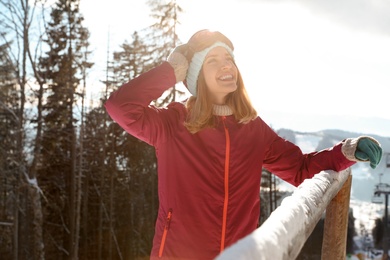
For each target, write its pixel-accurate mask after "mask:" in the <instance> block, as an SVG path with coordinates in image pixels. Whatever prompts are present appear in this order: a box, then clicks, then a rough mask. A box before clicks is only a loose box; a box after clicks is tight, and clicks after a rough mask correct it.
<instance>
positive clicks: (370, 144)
mask: <svg viewBox="0 0 390 260" xmlns="http://www.w3.org/2000/svg"><path fill="white" fill-rule="evenodd" d="M355 157H356V159H358V160H360V161H369V162H370V166H371V168H373V169H375V168H376V166H377V165H378V164H379V162H380V161H381V158H382V148H381V146H380V144H379V143H378V142H377V141H376V140H375V141H374V140H372V139H371V138H367V137H363V138H361V139H360V140H359V141H358V143H357V147H356V151H355Z"/></svg>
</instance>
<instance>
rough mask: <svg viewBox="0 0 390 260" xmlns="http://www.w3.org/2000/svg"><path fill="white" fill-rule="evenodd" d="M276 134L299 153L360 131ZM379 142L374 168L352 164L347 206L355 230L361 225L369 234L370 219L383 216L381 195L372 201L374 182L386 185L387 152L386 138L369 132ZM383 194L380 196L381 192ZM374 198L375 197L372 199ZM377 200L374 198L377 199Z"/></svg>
mask: <svg viewBox="0 0 390 260" xmlns="http://www.w3.org/2000/svg"><path fill="white" fill-rule="evenodd" d="M277 132H278V134H279V135H280V136H282V137H284V138H286V139H287V140H289V141H291V142H293V143H295V144H296V145H298V146H299V147H300V148H301V149H302V151H303V152H312V151H318V150H321V149H325V148H328V147H331V146H333V145H335V144H336V143H338V142H340V141H341V140H343V139H345V138H351V137H358V136H360V135H362V134H359V133H353V132H346V131H341V130H324V131H320V132H312V133H301V132H295V131H292V130H289V129H280V130H278V131H277ZM371 136H372V137H374V138H376V139H377V140H378V141H379V142H380V143H381V145H382V149H383V157H382V161H381V162H380V164H379V165H378V167H377V168H376V169H371V168H370V166H369V164H368V163H356V164H355V165H353V166H352V168H351V169H352V175H353V178H352V191H351V203H350V205H351V208H352V209H353V214H354V217H355V218H356V221H355V227H356V230H357V231H358V232H359V230H361V229H362V227H363V228H365V229H366V231H368V232H369V233H371V230H372V228H373V226H374V220H375V219H376V218H378V217H381V216H382V215H383V209H384V203H383V201H384V198H379V199H382V200H381V201H379V202H380V203H379V204H378V203H373V199H374V190H375V185H377V184H378V183H379V182H380V181H381V182H383V183H388V184H390V168H388V167H387V165H386V161H387V156H388V155H389V154H390V138H389V137H383V136H377V135H371ZM280 185H281V188H282V189H294V187H293V186H291V185H289V184H287V183H285V182H281V184H280ZM382 196H384V195H382ZM375 200H377V198H375ZM377 202H378V201H377Z"/></svg>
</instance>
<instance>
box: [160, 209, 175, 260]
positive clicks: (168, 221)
mask: <svg viewBox="0 0 390 260" xmlns="http://www.w3.org/2000/svg"><path fill="white" fill-rule="evenodd" d="M171 219H172V209H169V211H168V215H167V220H166V222H165V227H164V232H163V235H162V239H161V244H160V250H159V251H158V257H162V254H163V252H164V247H165V240H166V239H167V234H168V230H169V226H170V224H171Z"/></svg>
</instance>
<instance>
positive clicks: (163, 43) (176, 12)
mask: <svg viewBox="0 0 390 260" xmlns="http://www.w3.org/2000/svg"><path fill="white" fill-rule="evenodd" d="M148 4H149V6H150V8H151V11H152V13H151V16H152V17H153V18H154V19H155V20H156V22H155V23H154V24H153V25H151V26H150V27H149V28H148V31H149V34H148V37H149V38H150V42H152V43H153V45H151V46H150V48H151V50H150V52H151V53H153V59H154V61H155V65H158V64H160V63H161V62H162V61H164V60H166V59H167V58H168V56H169V54H170V53H171V52H172V51H173V49H174V48H175V47H176V46H177V45H179V44H181V42H180V41H179V37H178V35H177V27H178V25H179V24H180V22H179V16H180V14H181V13H182V12H183V9H182V8H181V7H180V6H179V5H178V4H177V2H176V0H170V1H168V2H167V1H165V0H149V1H148ZM184 94H185V93H184V92H183V91H180V90H178V88H177V87H176V86H173V87H172V89H171V90H170V91H168V93H166V94H165V95H163V98H162V99H161V100H157V101H156V102H155V104H156V105H157V106H164V105H166V104H169V103H170V102H172V101H176V98H177V96H178V95H179V96H180V95H184Z"/></svg>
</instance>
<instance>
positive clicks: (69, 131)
mask: <svg viewBox="0 0 390 260" xmlns="http://www.w3.org/2000/svg"><path fill="white" fill-rule="evenodd" d="M82 21H83V17H82V15H81V14H80V13H79V0H58V1H57V2H56V4H55V5H54V6H53V7H52V10H51V21H50V22H49V23H48V29H47V32H46V33H47V38H46V39H45V42H46V43H47V45H48V47H49V50H48V51H47V52H46V57H42V58H41V59H40V74H41V77H42V78H44V79H45V81H46V82H47V84H48V86H49V87H48V88H47V90H46V100H47V101H46V103H45V104H44V106H43V112H44V116H43V121H44V125H43V134H42V150H41V154H42V162H41V165H42V167H41V168H40V169H39V171H38V173H39V177H40V180H41V183H42V189H43V190H44V191H45V194H46V198H47V204H46V205H45V208H46V211H45V212H46V214H45V216H44V217H45V223H46V225H45V227H44V233H45V239H46V241H45V244H46V245H47V252H48V254H47V255H48V256H50V257H56V256H57V257H61V256H67V257H70V258H72V259H75V258H77V257H76V255H77V251H78V232H79V231H78V229H77V225H76V224H77V220H78V218H79V216H77V213H78V212H77V201H76V199H77V198H79V197H80V196H78V195H77V192H80V191H78V190H77V185H76V183H77V181H80V180H79V179H77V178H76V177H77V169H76V166H77V154H76V152H77V136H76V127H77V125H76V124H77V122H78V118H77V116H76V114H75V109H74V108H75V105H76V102H77V97H78V96H79V95H80V93H78V92H77V91H78V90H79V85H80V80H81V78H82V76H83V75H82V72H83V68H85V67H89V66H90V64H89V63H86V61H85V55H86V54H87V53H85V52H84V50H85V47H86V46H88V37H89V33H88V30H87V29H86V28H84V27H83V26H82Z"/></svg>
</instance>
